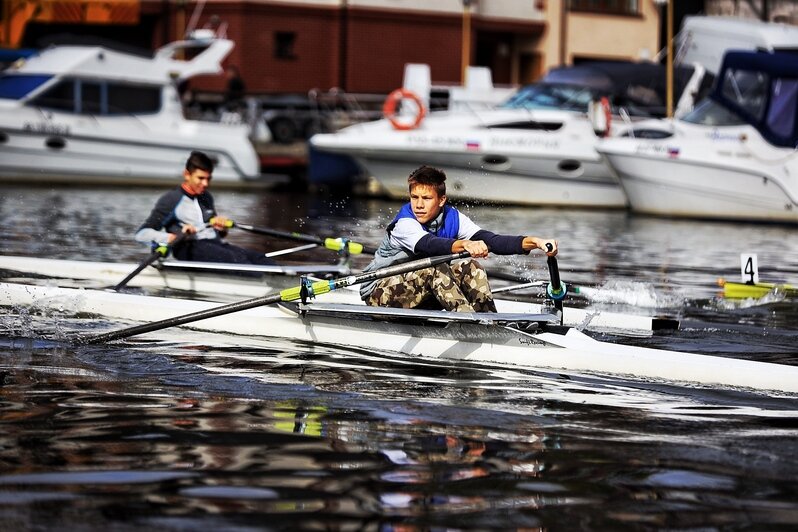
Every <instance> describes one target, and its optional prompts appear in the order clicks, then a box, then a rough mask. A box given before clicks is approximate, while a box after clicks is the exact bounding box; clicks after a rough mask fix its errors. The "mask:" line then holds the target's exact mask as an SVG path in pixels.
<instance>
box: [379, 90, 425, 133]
mask: <svg viewBox="0 0 798 532" xmlns="http://www.w3.org/2000/svg"><path fill="white" fill-rule="evenodd" d="M405 99H407V100H412V101H413V102H415V104H416V109H417V111H416V114H415V115H414V116H413V120H412V121H410V122H407V121H406V120H399V117H398V116H397V115H396V107H397V106H398V105H399V102H401V101H402V100H405ZM426 113H427V110H426V109H425V108H424V102H422V101H421V98H419V96H418V94H416V93H415V92H413V91H410V90H407V89H396V90H395V91H393V92H392V93H390V94H389V95H388V97H387V98H385V103H384V104H382V115H383V116H384V117H385V118H387V119H388V120H389V121H390V122H391V125H392V126H393V127H394V129H399V130H408V129H415V128H417V127H418V125H419V124H420V123H421V121H422V120H423V119H424V115H426Z"/></svg>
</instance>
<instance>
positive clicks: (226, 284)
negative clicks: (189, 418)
mask: <svg viewBox="0 0 798 532" xmlns="http://www.w3.org/2000/svg"><path fill="white" fill-rule="evenodd" d="M135 267H136V265H135V264H133V263H110V262H92V261H77V260H58V259H45V258H35V257H17V256H0V270H5V271H8V272H15V273H19V274H23V275H20V276H18V277H9V276H8V275H6V280H13V281H15V282H16V281H21V282H26V283H27V282H30V279H29V277H28V278H25V277H24V276H30V275H36V276H40V277H42V278H44V280H45V282H46V283H47V284H48V285H51V284H53V283H60V284H62V285H64V286H71V287H76V286H77V287H83V288H106V287H111V286H113V285H115V284H116V283H117V282H119V280H120V279H122V278H123V277H125V276H126V275H127V274H128V273H130V271H131V270H132V269H134V268H135ZM349 273H351V272H350V270H349V269H348V268H347V267H346V266H337V265H329V266H325V265H320V264H319V265H307V266H257V265H242V264H222V263H210V262H188V261H175V260H165V261H161V262H159V263H155V264H154V265H153V266H152V267H148V268H146V269H144V270H143V271H141V273H139V274H138V275H137V276H136V277H134V278H133V279H132V280H131V281H130V282H129V283H128V286H130V287H138V288H144V289H151V290H163V289H173V290H188V291H192V292H197V293H200V294H203V295H204V296H209V297H208V298H211V299H212V297H210V296H213V295H223V296H224V298H225V299H229V298H230V297H258V296H263V295H266V294H269V293H272V292H274V291H276V290H282V289H284V288H287V287H289V286H293V285H295V284H296V282H297V279H298V278H299V276H301V275H306V276H309V277H323V276H325V275H328V274H329V275H333V276H336V277H337V276H342V275H348V274H349ZM72 280H76V281H78V282H71V281H72ZM64 281H70V282H67V283H64ZM324 298H325V301H335V302H341V303H352V304H360V305H362V302H361V301H360V297H359V295H358V293H357V290H356V289H354V290H338V291H335V292H331V293H329V294H325V296H324ZM496 307H497V309H498V310H499V312H503V313H525V314H540V313H545V312H548V307H546V306H545V305H540V304H535V303H527V302H521V301H512V300H508V299H498V298H497V299H496ZM563 324H564V325H569V326H573V327H579V328H582V329H588V330H592V331H599V332H621V333H627V334H638V335H639V334H647V333H650V332H651V331H655V330H662V329H676V328H678V326H679V322H678V321H677V320H674V319H670V318H660V317H652V316H643V315H636V314H629V313H618V312H609V311H603V310H602V311H597V310H593V309H581V308H574V307H564V308H563Z"/></svg>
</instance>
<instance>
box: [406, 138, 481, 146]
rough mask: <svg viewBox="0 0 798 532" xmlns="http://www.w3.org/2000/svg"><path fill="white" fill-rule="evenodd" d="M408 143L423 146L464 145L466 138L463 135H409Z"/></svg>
mask: <svg viewBox="0 0 798 532" xmlns="http://www.w3.org/2000/svg"><path fill="white" fill-rule="evenodd" d="M407 141H408V143H410V144H419V145H425V146H465V144H466V142H467V139H466V138H465V137H445V136H437V137H429V136H427V135H410V136H408V137H407Z"/></svg>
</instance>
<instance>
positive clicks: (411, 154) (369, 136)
mask: <svg viewBox="0 0 798 532" xmlns="http://www.w3.org/2000/svg"><path fill="white" fill-rule="evenodd" d="M536 120H537V121H539V122H535V121H536ZM509 122H518V123H520V124H521V125H519V126H517V127H514V128H513V127H500V126H498V125H497V126H494V127H491V126H490V124H505V123H509ZM524 123H529V124H536V123H539V124H549V123H550V124H551V126H550V127H551V129H550V130H547V129H545V128H544V127H542V126H541V129H527V128H525V127H524V125H523V124H524ZM596 141H597V138H596V135H595V133H594V132H593V127H592V125H591V123H590V122H589V121H588V120H587V118H585V117H584V116H582V115H579V114H578V113H574V112H565V111H535V112H531V111H529V112H525V111H521V112H520V113H519V111H517V110H516V111H508V110H503V111H496V110H494V111H490V112H484V113H481V114H469V115H467V116H462V115H460V114H446V113H441V114H437V113H436V114H435V115H434V116H430V117H429V118H427V119H425V120H424V122H423V123H422V124H421V126H420V127H419V128H418V129H414V130H411V131H399V130H395V129H393V127H392V126H391V125H390V123H389V122H388V121H387V120H379V121H376V122H371V123H366V124H358V125H355V126H351V127H349V128H346V129H344V130H341V131H339V132H337V133H335V134H322V135H315V136H314V137H313V138H312V139H311V141H310V142H311V144H312V145H313V147H314V149H315V150H318V151H322V152H326V153H331V154H337V155H345V156H348V157H352V158H354V159H355V160H356V161H357V162H358V163H359V164H360V165H361V166H362V167H363V168H364V169H365V171H366V173H367V174H368V175H370V176H373V177H374V178H375V179H376V180H377V181H378V182H379V183H380V185H381V186H382V187H383V188H384V190H385V191H386V192H387V193H388V194H389V195H390V196H392V197H395V198H401V199H404V198H406V197H407V193H408V192H407V177H408V176H409V175H410V173H411V172H412V171H413V170H415V169H416V168H418V167H419V166H420V165H422V164H428V165H431V166H436V167H438V168H441V169H442V170H444V171H445V172H446V174H447V190H446V192H447V196H449V197H450V198H455V199H471V200H479V201H489V202H494V203H509V204H520V205H551V206H576V207H597V208H623V207H625V206H626V198H625V196H624V193H623V190H622V189H621V188H620V185H619V183H618V181H617V179H616V178H615V175H614V174H613V172H612V170H611V168H610V167H609V166H608V165H607V163H606V161H605V160H604V159H602V157H601V156H600V155H599V154H598V153H597V152H596V151H595V149H594V146H595V143H596Z"/></svg>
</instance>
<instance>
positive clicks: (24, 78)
mask: <svg viewBox="0 0 798 532" xmlns="http://www.w3.org/2000/svg"><path fill="white" fill-rule="evenodd" d="M51 77H52V76H45V75H31V74H0V98H4V99H6V100H20V99H22V98H24V97H25V96H27V95H28V94H30V93H31V92H32V91H34V90H35V89H37V88H39V87H40V86H41V85H43V84H44V83H45V82H47V81H48V80H50V78H51Z"/></svg>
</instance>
